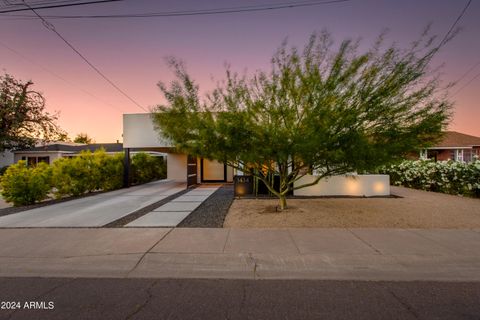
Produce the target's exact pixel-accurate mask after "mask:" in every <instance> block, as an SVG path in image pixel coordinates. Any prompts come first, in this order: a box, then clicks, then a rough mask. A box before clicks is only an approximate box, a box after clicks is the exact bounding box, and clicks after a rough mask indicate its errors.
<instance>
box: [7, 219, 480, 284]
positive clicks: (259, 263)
mask: <svg viewBox="0 0 480 320" xmlns="http://www.w3.org/2000/svg"><path fill="white" fill-rule="evenodd" d="M0 243H2V246H1V247H0V266H1V267H0V276H2V277H19V276H20V277H22V276H28V277H93V278H98V277H112V278H229V279H323V280H326V279H336V280H392V281H400V280H403V281H411V280H412V281H413V280H436V281H480V255H479V254H478V253H479V252H480V230H478V229H477V230H420V229H412V230H405V229H200V228H199V229H193V228H188V229H187V228H185V229H182V228H177V229H171V228H123V229H121V228H120V229H38V228H37V229H1V230H0Z"/></svg>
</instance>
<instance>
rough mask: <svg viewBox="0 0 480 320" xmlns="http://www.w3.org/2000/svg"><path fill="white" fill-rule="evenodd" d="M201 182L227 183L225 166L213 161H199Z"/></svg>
mask: <svg viewBox="0 0 480 320" xmlns="http://www.w3.org/2000/svg"><path fill="white" fill-rule="evenodd" d="M201 180H202V182H225V181H227V166H226V165H225V164H223V163H220V162H218V161H215V160H208V159H202V160H201Z"/></svg>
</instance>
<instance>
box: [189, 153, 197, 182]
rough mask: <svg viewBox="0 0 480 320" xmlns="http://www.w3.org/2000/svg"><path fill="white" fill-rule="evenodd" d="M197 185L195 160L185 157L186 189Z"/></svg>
mask: <svg viewBox="0 0 480 320" xmlns="http://www.w3.org/2000/svg"><path fill="white" fill-rule="evenodd" d="M196 184H197V158H195V157H192V156H188V157H187V187H190V186H193V185H196Z"/></svg>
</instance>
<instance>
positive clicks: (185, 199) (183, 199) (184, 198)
mask: <svg viewBox="0 0 480 320" xmlns="http://www.w3.org/2000/svg"><path fill="white" fill-rule="evenodd" d="M208 197H209V196H192V195H183V196H180V197H178V198H175V199H173V200H172V202H192V201H193V202H195V201H205V200H207V198H208Z"/></svg>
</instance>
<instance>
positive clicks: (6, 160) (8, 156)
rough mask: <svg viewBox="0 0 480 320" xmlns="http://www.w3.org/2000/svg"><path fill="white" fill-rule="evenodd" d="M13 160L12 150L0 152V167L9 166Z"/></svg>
mask: <svg viewBox="0 0 480 320" xmlns="http://www.w3.org/2000/svg"><path fill="white" fill-rule="evenodd" d="M14 162H15V159H14V155H13V153H12V152H10V151H8V150H6V151H4V152H1V153H0V168H2V167H5V166H9V165H11V164H13V163H14Z"/></svg>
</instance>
